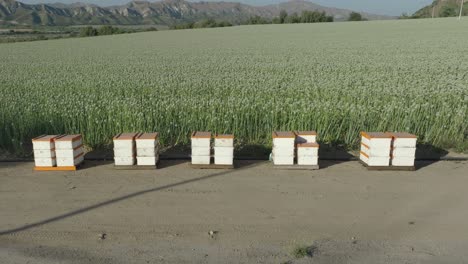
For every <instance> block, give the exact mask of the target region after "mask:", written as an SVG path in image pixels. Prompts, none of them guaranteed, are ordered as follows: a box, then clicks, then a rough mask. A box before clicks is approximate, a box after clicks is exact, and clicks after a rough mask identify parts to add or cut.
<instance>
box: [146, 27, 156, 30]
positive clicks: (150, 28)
mask: <svg viewBox="0 0 468 264" xmlns="http://www.w3.org/2000/svg"><path fill="white" fill-rule="evenodd" d="M146 31H158V29H157V28H156V27H149V28H147V29H146Z"/></svg>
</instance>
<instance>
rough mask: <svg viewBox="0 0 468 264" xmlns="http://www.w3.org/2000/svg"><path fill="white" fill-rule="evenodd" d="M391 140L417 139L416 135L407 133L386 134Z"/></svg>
mask: <svg viewBox="0 0 468 264" xmlns="http://www.w3.org/2000/svg"><path fill="white" fill-rule="evenodd" d="M387 134H389V135H390V136H392V137H393V138H418V137H417V136H416V135H413V134H410V133H407V132H387Z"/></svg>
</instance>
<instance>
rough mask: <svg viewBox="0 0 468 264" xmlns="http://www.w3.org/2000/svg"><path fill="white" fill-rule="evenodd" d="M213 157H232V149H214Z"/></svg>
mask: <svg viewBox="0 0 468 264" xmlns="http://www.w3.org/2000/svg"><path fill="white" fill-rule="evenodd" d="M214 155H215V157H231V158H232V157H234V147H214Z"/></svg>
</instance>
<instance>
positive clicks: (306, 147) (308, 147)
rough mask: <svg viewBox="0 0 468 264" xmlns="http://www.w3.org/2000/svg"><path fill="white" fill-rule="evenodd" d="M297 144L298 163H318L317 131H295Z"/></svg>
mask: <svg viewBox="0 0 468 264" xmlns="http://www.w3.org/2000/svg"><path fill="white" fill-rule="evenodd" d="M294 134H295V135H296V146H297V155H296V157H297V164H298V165H308V166H309V165H313V166H317V165H318V150H319V144H317V132H315V131H295V132H294Z"/></svg>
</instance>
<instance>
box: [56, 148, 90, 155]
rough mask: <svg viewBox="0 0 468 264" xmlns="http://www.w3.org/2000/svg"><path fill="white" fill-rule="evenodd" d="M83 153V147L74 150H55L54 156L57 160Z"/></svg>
mask: <svg viewBox="0 0 468 264" xmlns="http://www.w3.org/2000/svg"><path fill="white" fill-rule="evenodd" d="M83 152H84V150H83V146H78V147H76V148H75V149H57V150H55V154H56V156H57V157H59V158H74V157H77V156H78V155H80V154H82V153H83Z"/></svg>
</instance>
